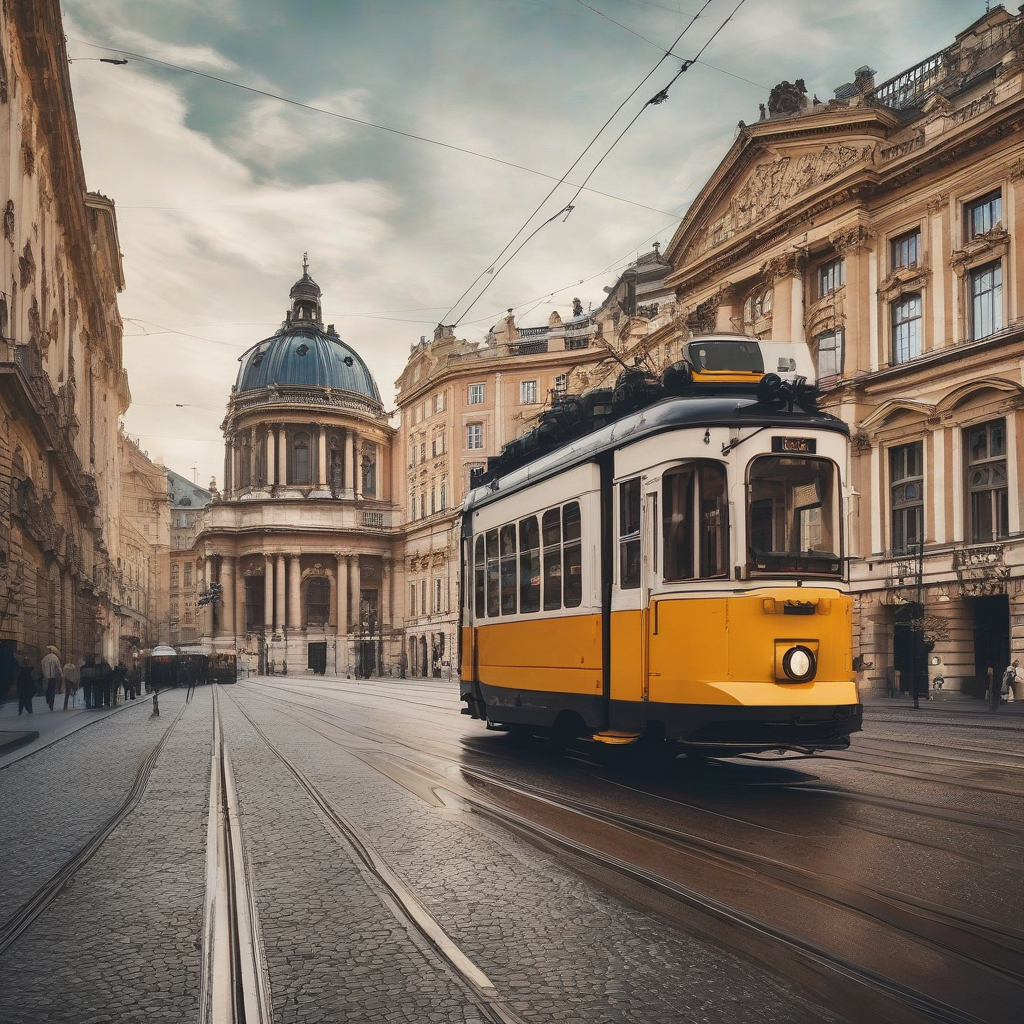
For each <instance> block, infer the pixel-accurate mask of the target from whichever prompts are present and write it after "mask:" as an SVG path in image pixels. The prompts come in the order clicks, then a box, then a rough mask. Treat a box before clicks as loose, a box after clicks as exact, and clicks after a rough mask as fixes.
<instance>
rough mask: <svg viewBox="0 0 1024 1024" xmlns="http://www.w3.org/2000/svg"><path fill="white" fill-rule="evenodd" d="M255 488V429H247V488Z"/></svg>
mask: <svg viewBox="0 0 1024 1024" xmlns="http://www.w3.org/2000/svg"><path fill="white" fill-rule="evenodd" d="M255 487H256V428H255V427H250V428H249V488H250V490H251V489H253V488H255Z"/></svg>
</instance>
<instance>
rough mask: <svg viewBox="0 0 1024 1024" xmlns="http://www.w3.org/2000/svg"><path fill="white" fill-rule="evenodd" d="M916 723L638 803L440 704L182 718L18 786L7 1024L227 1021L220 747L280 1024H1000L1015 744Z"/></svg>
mask: <svg viewBox="0 0 1024 1024" xmlns="http://www.w3.org/2000/svg"><path fill="white" fill-rule="evenodd" d="M873 710H874V709H873ZM929 710H930V709H925V711H922V712H916V713H915V712H913V711H912V709H909V708H903V707H901V706H900V705H898V704H889V705H886V706H884V707H880V708H878V709H877V710H876V711H874V714H875V716H876V721H874V722H869V723H868V726H867V728H866V730H865V733H864V734H863V736H861V737H858V739H857V740H856V741H855V743H854V745H853V747H852V748H851V750H850V751H849V752H848V753H847V754H844V755H841V756H838V757H833V758H818V759H815V760H812V761H806V760H802V761H797V762H796V763H788V764H786V763H776V764H764V763H757V764H753V763H749V762H748V763H745V764H744V763H740V762H720V763H713V764H711V765H708V766H707V767H706V768H704V769H702V770H701V771H700V772H697V773H694V772H693V771H692V770H688V769H686V768H675V769H671V770H669V771H667V772H666V771H661V772H660V773H655V774H652V773H651V771H650V770H648V769H644V770H637V769H634V768H631V767H629V766H628V765H627V764H625V763H621V764H608V763H602V762H599V761H595V760H594V758H593V756H592V753H591V752H588V751H587V750H585V749H580V750H578V751H577V750H570V751H567V752H565V753H555V752H553V751H550V750H549V749H548V748H547V747H546V746H545V745H544V744H543V743H541V742H539V741H538V742H534V743H532V744H525V745H524V744H521V743H514V742H512V740H511V739H510V738H509V737H506V736H504V735H501V734H488V733H486V732H485V731H484V730H483V729H482V728H481V727H480V726H479V725H478V724H477V723H471V722H467V721H466V719H464V718H461V717H460V716H459V714H458V701H457V690H456V689H455V688H454V687H453V686H452V685H451V684H448V683H443V682H440V681H425V680H407V681H404V682H398V681H382V680H371V681H364V682H355V681H352V680H341V679H331V678H327V679H321V678H317V679H313V678H302V679H281V678H275V679H255V680H249V681H246V682H244V683H240V684H238V685H236V686H234V687H220V688H217V689H216V690H214V689H211V688H209V687H203V688H200V689H199V690H198V691H197V693H196V694H195V696H194V697H193V699H192V701H191V702H190V703H188V704H186V703H185V701H184V692H183V691H180V690H179V691H172V692H168V693H166V694H164V695H162V698H161V715H160V717H153V716H151V714H150V705H149V703H148V702H147V703H145V704H139V705H138V706H136V707H129V708H126V709H125V710H124V711H123V712H121V713H119V714H117V715H114V716H111V717H110V718H108V719H105V720H102V721H97V722H95V723H93V724H91V725H90V726H89V727H88V728H85V729H80V730H78V731H76V732H74V733H71V734H70V735H67V736H65V737H64V738H62V739H58V740H57V741H56V742H53V743H51V744H50V745H48V746H44V747H43V748H42V749H40V750H38V751H37V752H33V751H32V748H25V749H26V750H27V756H24V757H22V758H21V759H20V760H18V761H17V762H15V763H12V764H9V765H8V766H7V767H6V768H0V799H2V801H3V806H4V808H5V814H4V816H3V819H2V821H0V830H2V832H0V835H2V844H3V845H2V848H3V850H4V852H5V856H4V864H5V871H4V872H3V874H2V875H0V885H2V887H3V888H2V894H3V902H2V906H3V908H4V911H3V914H2V915H0V1020H3V1021H5V1022H6V1021H11V1022H12V1024H15V1022H16V1024H34V1022H44V1021H54V1022H56V1021H60V1022H65V1021H66V1022H69V1024H70V1022H77V1024H85V1022H93V1024H95V1022H100V1021H103V1022H107V1021H109V1022H118V1024H120V1022H133V1021H149V1020H168V1021H192V1020H194V1021H200V1020H203V1019H217V1017H216V1013H214V1015H213V1017H210V1018H204V1016H203V1012H202V1006H203V1005H204V1000H205V999H206V998H207V997H206V996H205V995H204V993H205V992H210V991H212V990H213V989H214V988H215V986H216V984H217V979H216V977H215V976H214V975H215V974H216V971H217V970H218V968H217V967H216V965H217V964H218V963H220V962H221V961H219V960H218V956H219V955H220V953H221V952H222V951H221V950H219V949H218V948H217V943H218V941H219V940H218V938H217V935H218V934H220V933H219V932H218V931H217V926H215V925H214V923H213V922H215V921H216V920H217V918H216V915H215V914H214V915H213V916H211V910H210V907H211V906H215V907H220V906H223V903H222V902H221V893H220V891H219V890H218V889H217V887H216V884H215V879H214V878H213V877H212V875H211V873H210V872H211V865H212V864H215V863H219V861H218V858H219V857H220V854H219V853H218V850H219V849H220V847H219V846H218V845H217V844H216V843H212V845H211V837H213V838H215V837H216V836H217V835H219V834H220V833H219V832H218V829H217V824H218V821H219V820H220V819H219V818H216V817H215V818H212V819H211V818H210V809H211V807H215V806H216V800H213V799H211V797H212V796H216V795H217V793H218V792H219V791H220V788H221V787H219V786H218V785H216V784H215V785H214V787H213V793H212V794H211V752H212V753H213V755H214V764H216V763H217V759H216V753H217V749H218V747H217V742H218V740H217V737H218V736H219V735H222V736H223V747H224V755H223V757H224V760H223V764H224V765H225V766H226V771H227V774H226V775H225V777H224V778H225V782H224V787H223V788H224V790H225V791H227V790H230V791H231V793H232V794H233V796H232V797H231V800H233V801H236V802H237V809H238V814H237V818H238V822H237V824H238V827H239V829H240V833H239V834H240V837H241V839H240V843H241V850H242V854H241V858H242V859H241V860H240V861H238V863H239V864H240V865H243V868H242V874H243V875H244V876H245V880H244V882H245V884H247V885H248V887H249V890H250V891H251V897H252V898H251V904H252V907H253V914H252V916H251V919H250V918H246V917H245V916H244V914H243V915H242V917H241V918H240V920H241V919H244V920H249V921H250V923H251V928H252V931H253V932H254V933H255V945H254V949H255V950H256V951H257V952H256V954H255V956H256V961H257V962H256V970H257V973H259V974H261V976H262V977H263V980H264V985H265V990H266V993H267V1005H268V1013H267V1015H266V1019H267V1020H271V1019H272V1020H274V1021H278V1022H282V1024H283V1022H296V1024H304V1022H318V1021H323V1022H329V1021H368V1022H369V1021H438V1022H442V1021H443V1022H447V1021H459V1022H478V1021H479V1022H483V1021H506V1022H510V1021H511V1022H514V1021H537V1022H541V1021H551V1020H560V1021H567V1022H579V1024H583V1022H588V1024H589V1022H595V1021H602V1022H618V1021H623V1022H625V1021H633V1022H644V1021H656V1022H669V1021H673V1022H674V1021H687V1022H689V1021H694V1022H696V1021H713V1022H725V1024H730V1022H737V1024H740V1022H750V1024H754V1022H758V1024H761V1022H768V1021H777V1022H780V1024H781V1022H803V1021H807V1022H811V1021H837V1022H838V1021H856V1022H860V1021H879V1022H880V1021H883V1020H897V1019H898V1020H901V1021H903V1020H906V1021H918V1020H921V1021H923V1020H933V1019H956V1020H963V1021H993V1022H995V1021H1002V1020H1009V1019H1012V1012H1011V1011H1012V1010H1013V1008H1014V1007H1016V1008H1020V1007H1021V1006H1022V1005H1024V1002H1021V1000H1020V997H1021V993H1022V991H1024V990H1022V987H1021V975H1022V959H1024V936H1022V935H1021V934H1020V932H1019V930H1018V929H1017V927H1016V925H1015V924H1014V923H1013V922H1014V921H1016V920H1019V915H1020V913H1021V910H1022V909H1024V908H1022V893H1021V886H1020V883H1019V880H1018V878H1019V871H1017V870H1016V861H1015V855H1014V853H1013V849H1014V848H1015V847H1016V846H1019V843H1020V837H1021V835H1022V833H1021V827H1020V824H1019V823H1020V820H1021V814H1020V810H1021V808H1020V804H1021V800H1022V797H1024V787H1022V785H1021V781H1022V780H1021V771H1022V770H1024V759H1022V757H1021V751H1020V745H1019V740H1020V735H1021V729H1020V726H1021V724H1022V723H1024V719H1021V718H1020V717H1018V716H1016V715H1007V716H1001V717H993V716H986V717H982V718H978V717H976V716H973V715H972V714H970V713H968V712H967V710H962V711H960V712H957V710H956V709H942V710H941V712H940V711H938V710H937V711H936V713H935V714H931V715H929V714H928V711H929ZM216 722H219V726H215V723H216ZM218 730H219V731H218ZM40 742H41V741H40ZM940 747H941V749H940ZM911 762H913V763H911ZM214 781H215V783H216V780H214ZM8 811H9V812H10V813H6V812H8ZM211 823H212V827H211ZM624 826H625V830H624ZM1010 837H1013V838H1012V839H1011V838H1010ZM840 840H845V845H843V846H840V845H839V841H840ZM83 851H85V853H84V854H83ZM982 864H984V865H985V866H986V872H985V876H984V879H983V878H982V875H981V874H980V873H979V872H978V871H977V870H976V868H977V866H980V865H982ZM881 865H884V868H880V866H881ZM239 885H240V886H241V885H242V883H239ZM204 894H205V897H204ZM204 898H205V900H206V903H205V904H204ZM240 901H242V900H241V898H240ZM242 902H244V901H242ZM204 905H205V907H206V909H205V910H204ZM242 948H244V947H242ZM951 954H952V955H954V956H955V963H956V965H957V966H956V969H955V970H953V971H951V970H950V963H951V961H950V959H949V957H950V955H951ZM204 963H205V964H206V965H207V966H206V967H204ZM982 963H984V964H985V965H987V966H986V967H985V968H984V973H983V974H982V975H978V974H977V973H976V972H977V971H978V970H980V969H981V964H982ZM973 965H977V966H973ZM978 977H986V978H987V979H988V980H987V983H986V987H984V988H979V987H977V986H978ZM882 978H884V979H885V983H884V984H879V980H880V979H882ZM972 992H973V993H974V994H973V995H972V994H971V993H972ZM214 1005H216V998H215V997H214Z"/></svg>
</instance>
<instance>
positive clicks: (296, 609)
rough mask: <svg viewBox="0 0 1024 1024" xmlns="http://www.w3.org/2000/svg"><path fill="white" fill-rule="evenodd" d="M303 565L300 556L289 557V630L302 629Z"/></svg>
mask: <svg viewBox="0 0 1024 1024" xmlns="http://www.w3.org/2000/svg"><path fill="white" fill-rule="evenodd" d="M301 587H302V565H301V563H300V562H299V556H298V555H289V556H288V628H289V629H295V630H298V629H301V628H302V593H301Z"/></svg>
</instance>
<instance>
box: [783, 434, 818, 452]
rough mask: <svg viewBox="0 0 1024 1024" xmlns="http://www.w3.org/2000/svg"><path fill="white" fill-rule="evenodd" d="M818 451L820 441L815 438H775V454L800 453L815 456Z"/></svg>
mask: <svg viewBox="0 0 1024 1024" xmlns="http://www.w3.org/2000/svg"><path fill="white" fill-rule="evenodd" d="M817 450H818V440H817V438H814V437H773V438H772V451H773V452H787V453H797V452H800V453H802V454H804V455H814V454H815V453H816V452H817Z"/></svg>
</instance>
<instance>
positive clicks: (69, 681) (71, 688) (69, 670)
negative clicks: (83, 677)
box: [61, 658, 79, 711]
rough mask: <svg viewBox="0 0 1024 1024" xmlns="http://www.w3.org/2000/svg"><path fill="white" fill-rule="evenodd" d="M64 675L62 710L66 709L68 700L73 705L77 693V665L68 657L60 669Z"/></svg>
mask: <svg viewBox="0 0 1024 1024" xmlns="http://www.w3.org/2000/svg"><path fill="white" fill-rule="evenodd" d="M61 672H62V673H63V675H64V710H65V711H67V709H68V701H69V700H70V701H71V706H72V707H74V706H75V697H76V695H77V694H78V675H79V671H78V666H77V665H76V664H75V663H74V662H73V661H72V660H71V659H70V658H68V661H67V664H66V665H65V666H64V668H63V669H61Z"/></svg>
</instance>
